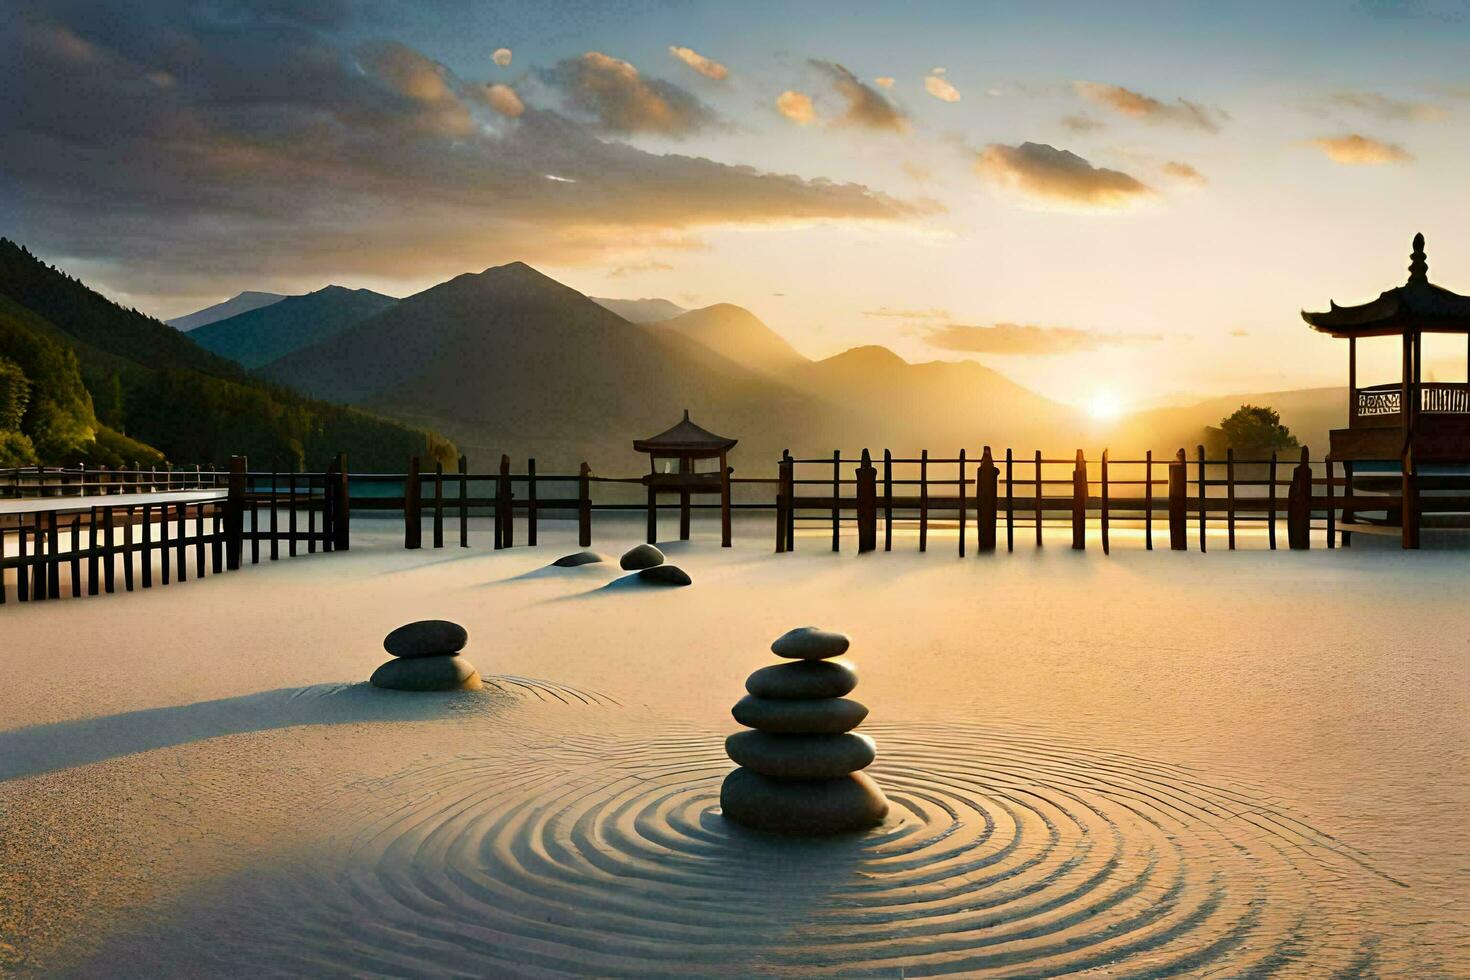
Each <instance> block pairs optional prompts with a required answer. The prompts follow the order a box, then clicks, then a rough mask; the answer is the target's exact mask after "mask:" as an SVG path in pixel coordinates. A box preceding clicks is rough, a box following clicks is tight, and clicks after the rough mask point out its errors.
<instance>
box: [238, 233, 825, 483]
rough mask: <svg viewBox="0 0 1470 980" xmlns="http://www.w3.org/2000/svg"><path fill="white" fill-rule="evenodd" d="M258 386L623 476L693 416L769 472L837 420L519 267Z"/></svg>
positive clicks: (481, 278)
mask: <svg viewBox="0 0 1470 980" xmlns="http://www.w3.org/2000/svg"><path fill="white" fill-rule="evenodd" d="M261 373H262V374H263V375H264V376H266V377H268V378H270V379H272V380H275V381H278V382H280V383H283V384H288V385H291V386H293V387H295V388H299V389H301V390H303V391H306V392H309V393H311V394H313V395H315V396H317V397H321V398H330V399H334V400H342V401H347V402H349V403H352V404H357V405H362V406H364V407H367V408H369V409H372V410H374V411H379V412H382V413H384V414H387V415H390V416H393V417H395V418H400V419H404V420H406V421H409V422H412V423H413V424H417V425H424V426H432V427H433V428H435V429H438V430H439V431H442V432H444V433H445V434H446V435H448V436H449V437H450V438H452V439H454V440H455V442H456V443H458V444H459V445H460V446H461V448H462V449H463V450H464V451H465V452H466V453H468V454H469V455H471V457H472V458H473V459H476V460H477V461H480V465H486V463H488V462H489V461H490V460H494V459H496V458H498V456H499V454H500V453H501V452H510V453H512V454H514V455H517V456H520V455H532V456H539V457H540V458H541V459H542V460H543V461H551V462H553V463H554V464H555V465H557V466H560V467H565V468H570V467H573V466H575V464H576V463H577V462H579V461H580V460H583V459H585V460H588V461H589V462H592V463H594V465H597V466H605V467H608V468H611V469H612V470H613V471H624V472H626V471H627V470H629V469H631V468H634V467H636V466H637V465H639V461H638V457H637V456H635V455H633V453H632V447H631V441H632V440H633V439H634V438H640V437H643V436H647V435H652V434H654V433H656V432H659V431H662V430H663V429H665V428H667V427H668V426H669V425H671V424H672V423H674V422H676V421H677V420H678V418H679V414H680V411H681V410H682V409H685V408H688V409H690V410H691V411H692V412H693V414H694V417H695V419H696V420H697V421H700V422H701V424H704V425H707V426H708V427H710V428H711V429H714V430H716V431H725V432H727V433H728V434H729V435H731V436H733V437H735V438H739V439H741V440H742V442H741V445H740V447H738V448H737V450H736V452H737V453H738V454H740V456H741V458H746V459H759V460H760V463H759V465H760V467H761V468H762V469H765V468H766V467H768V466H769V461H770V460H771V459H773V458H774V457H775V455H776V454H779V452H780V449H781V448H782V446H783V445H784V444H785V442H784V440H788V439H791V438H792V437H793V436H800V435H803V434H806V433H808V432H810V431H816V432H818V433H820V432H829V431H832V430H833V429H835V428H836V426H837V423H838V420H839V418H840V415H841V412H840V411H839V410H838V409H836V408H835V407H834V406H829V405H825V404H823V403H822V402H821V401H820V400H819V399H816V398H813V397H811V396H810V395H807V394H804V393H801V392H798V391H795V390H793V389H790V388H788V387H786V386H784V385H781V384H776V383H773V382H771V381H770V380H769V379H766V378H763V377H762V376H760V375H759V374H757V373H755V372H752V371H750V370H748V369H746V368H744V367H742V366H741V365H739V364H736V363H734V362H733V361H731V360H729V359H727V358H724V357H722V356H720V355H719V354H717V353H715V352H714V351H711V350H709V349H708V348H705V347H703V346H702V345H700V344H698V343H695V342H694V341H692V340H689V339H688V338H687V337H684V336H682V335H681V334H679V333H678V332H675V331H670V330H659V329H630V328H629V324H628V322H627V321H626V320H624V319H623V318H622V317H620V316H618V315H617V314H615V313H613V312H611V311H610V310H607V309H605V308H603V307H602V306H600V305H599V304H597V303H595V302H593V301H592V300H591V299H589V298H588V297H586V296H583V295H582V294H581V293H579V292H577V291H576V290H574V289H571V288H569V287H567V286H564V285H562V284H561V283H559V282H556V281H555V280H553V279H550V278H548V277H546V276H544V275H542V274H541V273H539V272H537V271H536V270H534V269H532V268H531V267H529V266H527V265H525V264H523V263H519V262H516V263H512V264H510V265H504V266H498V267H495V268H491V269H487V270H485V271H484V272H481V273H477V274H466V275H462V276H458V277H457V278H455V279H451V280H449V281H448V282H445V283H441V284H440V285H438V286H434V287H432V288H430V289H427V290H424V291H423V292H421V293H417V294H415V295H413V296H409V297H408V298H406V299H403V300H400V301H399V302H398V303H397V304H395V305H394V306H392V307H390V308H389V309H387V310H384V311H383V312H382V313H379V314H377V315H375V316H372V317H369V318H368V319H366V320H363V321H362V322H360V323H358V324H355V325H353V326H351V327H348V328H347V329H346V330H343V331H342V332H341V333H339V334H337V335H335V336H333V337H331V338H329V339H327V340H326V341H323V342H322V343H319V344H316V345H314V346H312V347H309V348H306V349H304V350H300V351H297V352H295V353H293V354H289V355H287V356H286V357H283V358H281V359H280V360H278V361H275V362H273V363H272V364H269V365H266V366H265V367H264V368H263V369H262V370H261ZM543 470H544V467H543Z"/></svg>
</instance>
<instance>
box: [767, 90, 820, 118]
mask: <svg viewBox="0 0 1470 980" xmlns="http://www.w3.org/2000/svg"><path fill="white" fill-rule="evenodd" d="M776 108H777V110H779V111H780V113H781V115H783V116H785V117H786V118H787V119H790V120H791V121H792V122H794V123H799V124H800V125H802V126H807V125H810V124H811V123H814V122H816V121H817V110H816V109H815V108H814V107H813V106H812V100H811V96H809V95H803V94H801V93H800V92H791V91H786V92H782V93H781V94H780V95H778V96H776Z"/></svg>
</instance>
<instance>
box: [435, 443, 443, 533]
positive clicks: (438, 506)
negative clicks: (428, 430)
mask: <svg viewBox="0 0 1470 980" xmlns="http://www.w3.org/2000/svg"><path fill="white" fill-rule="evenodd" d="M434 547H435V548H442V547H444V461H443V460H442V459H436V460H434Z"/></svg>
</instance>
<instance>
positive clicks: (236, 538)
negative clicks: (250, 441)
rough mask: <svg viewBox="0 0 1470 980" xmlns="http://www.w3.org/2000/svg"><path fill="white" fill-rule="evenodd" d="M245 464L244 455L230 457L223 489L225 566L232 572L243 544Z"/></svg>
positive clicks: (235, 568) (145, 509)
mask: <svg viewBox="0 0 1470 980" xmlns="http://www.w3.org/2000/svg"><path fill="white" fill-rule="evenodd" d="M245 465H246V459H245V457H244V456H231V457H230V482H229V483H228V484H227V485H226V489H225V568H227V569H228V570H230V571H232V572H238V571H239V570H240V550H241V548H242V546H243V544H244V534H245ZM143 517H144V520H145V521H146V520H147V519H148V512H147V506H146V505H145V506H144V513H143ZM144 526H145V527H146V526H147V525H146V524H145V525H144ZM145 540H146V539H145ZM143 560H144V561H145V562H147V561H148V552H147V549H146V548H145V549H144V551H143Z"/></svg>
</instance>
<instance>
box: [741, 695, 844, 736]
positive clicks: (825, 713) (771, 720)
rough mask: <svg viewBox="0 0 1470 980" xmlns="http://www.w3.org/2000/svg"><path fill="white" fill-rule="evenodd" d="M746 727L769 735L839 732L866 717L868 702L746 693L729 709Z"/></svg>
mask: <svg viewBox="0 0 1470 980" xmlns="http://www.w3.org/2000/svg"><path fill="white" fill-rule="evenodd" d="M730 714H732V715H734V716H735V720H736V721H738V722H740V724H742V725H744V726H745V727H746V728H754V729H755V730H756V731H759V732H765V733H767V734H769V735H841V734H842V733H843V732H850V731H852V730H853V729H854V728H856V727H857V726H859V725H861V724H862V723H863V719H864V718H866V717H868V708H867V705H864V704H862V703H861V702H858V701H853V700H851V699H849V698H811V699H804V700H797V699H794V698H781V699H777V698H753V697H751V696H750V695H748V694H747V695H746V696H745V697H743V698H741V699H740V700H739V701H736V702H735V707H733V708H731V709H730Z"/></svg>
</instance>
